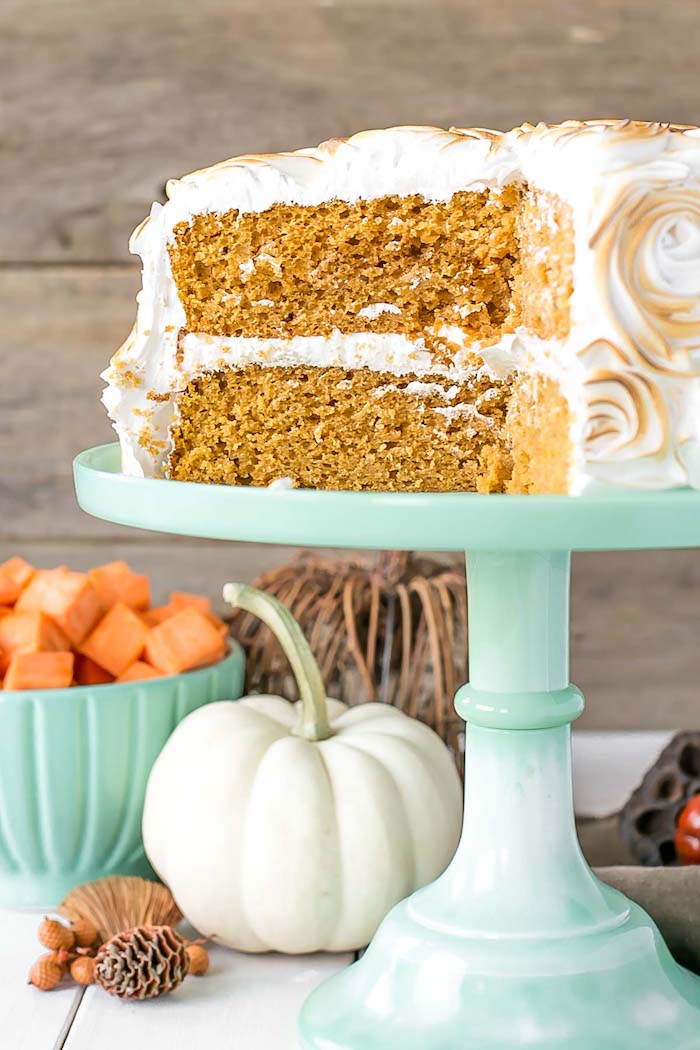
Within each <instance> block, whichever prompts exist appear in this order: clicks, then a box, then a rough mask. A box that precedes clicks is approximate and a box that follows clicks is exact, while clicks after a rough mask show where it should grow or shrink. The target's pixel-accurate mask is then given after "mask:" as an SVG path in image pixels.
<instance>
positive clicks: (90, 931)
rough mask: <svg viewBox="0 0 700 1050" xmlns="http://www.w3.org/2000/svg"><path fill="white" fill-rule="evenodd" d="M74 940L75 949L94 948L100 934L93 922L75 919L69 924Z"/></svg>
mask: <svg viewBox="0 0 700 1050" xmlns="http://www.w3.org/2000/svg"><path fill="white" fill-rule="evenodd" d="M70 928H71V931H72V933H73V936H74V938H75V946H76V948H94V947H96V945H97V942H98V941H99V939H100V934H99V932H98V929H97V927H96V926H95V924H94V922H90V920H89V919H76V920H75V922H72V923H71V924H70Z"/></svg>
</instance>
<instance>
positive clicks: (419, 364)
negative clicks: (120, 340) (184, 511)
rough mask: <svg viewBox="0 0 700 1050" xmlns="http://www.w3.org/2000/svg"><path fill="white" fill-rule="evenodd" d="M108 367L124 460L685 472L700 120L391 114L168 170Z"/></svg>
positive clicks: (473, 485) (699, 441)
mask: <svg viewBox="0 0 700 1050" xmlns="http://www.w3.org/2000/svg"><path fill="white" fill-rule="evenodd" d="M167 196H168V201H167V203H166V204H164V205H160V204H154V205H153V208H152V211H151V214H150V216H149V217H148V218H147V219H146V220H145V221H144V222H143V223H142V224H141V225H140V226H139V227H138V229H137V230H136V231H135V233H134V235H133V237H132V240H131V244H130V246H131V250H132V251H133V252H135V253H137V254H139V255H140V256H141V257H142V260H143V288H142V290H141V291H140V293H139V295H138V314H137V320H136V324H135V326H134V329H133V331H132V333H131V335H130V336H129V338H128V339H127V341H126V342H125V343H124V345H123V346H122V347H121V349H120V350H119V351H118V352H117V354H116V355H115V357H114V358H113V360H112V362H111V365H110V367H109V368H108V369H107V371H106V372H105V373H104V378H105V379H106V381H107V384H108V385H107V389H106V390H105V393H104V396H103V400H104V402H105V404H106V406H107V408H108V411H109V413H110V416H111V418H112V420H113V421H114V426H115V429H116V431H117V434H118V436H119V440H120V442H121V448H122V461H123V469H124V471H125V472H126V473H128V474H136V475H143V476H149V477H153V476H156V477H157V476H166V477H169V478H173V479H177V480H192V481H201V482H219V483H225V484H235V485H258V486H266V485H270V484H272V483H274V482H280V481H282V480H283V479H286V483H287V484H292V485H294V486H300V487H310V488H325V489H373V490H382V491H402V490H408V491H410V490H413V491H416V490H418V491H421V490H422V491H477V492H483V493H489V492H512V493H571V494H580V493H582V492H584V491H586V490H589V489H591V488H596V487H600V486H611V485H612V486H625V487H639V488H669V487H674V486H683V485H694V486H700V132H699V131H698V129H696V128H687V127H680V126H677V125H668V124H657V123H641V122H633V121H613V120H604V121H585V122H584V121H566V122H565V123H563V124H560V125H555V126H552V125H546V124H538V125H536V126H533V125H530V124H526V125H523V126H522V127H520V128H516V129H514V130H513V131H511V132H508V133H505V134H502V133H499V132H495V131H487V130H483V129H456V128H453V129H451V130H449V131H445V130H442V129H440V128H432V127H401V128H391V129H388V130H380V131H368V132H363V133H361V134H358V135H354V136H352V137H351V138H349V139H333V140H331V141H330V142H326V143H323V144H322V145H321V146H319V147H318V148H316V149H303V150H299V151H297V152H294V153H281V154H273V155H262V156H244V157H237V158H234V159H233V160H229V161H225V162H223V163H222V164H217V165H215V166H214V167H211V168H207V169H205V170H203V171H199V172H195V173H193V174H191V175H187V176H185V177H184V178H182V179H180V180H178V181H172V182H170V183H168V186H167Z"/></svg>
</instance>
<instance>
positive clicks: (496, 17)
mask: <svg viewBox="0 0 700 1050" xmlns="http://www.w3.org/2000/svg"><path fill="white" fill-rule="evenodd" d="M699 34H700V4H697V3H693V2H692V0H676V2H673V3H667V4H659V2H658V0H567V2H566V3H565V4H562V3H561V2H560V0H538V2H537V3H529V4H528V3H522V2H521V0H498V2H492V3H483V2H482V0H265V2H264V3H263V2H260V0H198V2H197V3H196V4H193V3H185V2H184V0H148V2H147V3H144V2H143V0H98V2H95V3H88V2H86V0H62V2H61V3H56V2H55V0H30V2H29V3H27V0H5V2H4V3H3V4H2V5H1V6H0V68H2V71H3V76H2V80H1V82H2V88H1V89H0V90H1V91H2V101H3V103H4V106H3V110H4V112H3V133H2V136H0V171H1V172H2V176H3V177H2V193H1V194H0V260H4V261H17V260H44V261H45V260H59V261H67V260H103V261H104V260H120V261H121V260H125V259H126V258H127V247H126V245H127V238H128V235H129V233H130V231H131V229H132V228H133V227H134V226H135V225H136V223H137V222H139V221H140V220H141V219H142V217H143V216H144V214H145V213H146V211H147V209H148V208H149V207H150V203H151V201H152V200H154V199H157V198H159V197H160V195H161V192H162V188H163V185H164V183H165V180H166V179H167V178H169V177H170V176H175V175H178V174H182V173H183V172H186V171H190V170H193V169H195V168H199V167H202V166H203V165H205V164H210V163H212V162H214V161H217V160H221V159H223V158H224V157H228V156H231V155H233V154H236V153H243V152H248V151H253V152H260V151H267V150H276V149H284V148H294V147H298V146H303V145H309V144H313V143H316V142H318V141H320V140H321V139H324V138H327V137H329V136H332V135H337V134H347V133H349V132H352V131H354V130H358V129H361V128H366V127H382V126H386V125H392V124H397V123H435V124H443V125H449V124H459V125H470V124H475V125H481V126H484V125H485V126H491V127H497V128H507V127H510V126H512V125H514V124H517V123H520V122H521V121H523V120H525V119H527V120H538V119H545V120H560V119H563V118H566V117H571V116H579V117H580V116H608V115H622V116H635V117H641V118H647V119H667V120H668V119H673V120H676V121H681V122H689V123H692V122H694V121H695V120H696V119H697V116H698V114H697V105H696V95H697V92H696V84H697V40H698V36H699Z"/></svg>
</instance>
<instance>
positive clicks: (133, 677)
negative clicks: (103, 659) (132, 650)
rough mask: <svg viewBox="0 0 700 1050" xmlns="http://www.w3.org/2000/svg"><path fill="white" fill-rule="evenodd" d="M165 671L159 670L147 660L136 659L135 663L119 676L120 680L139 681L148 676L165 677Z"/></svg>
mask: <svg viewBox="0 0 700 1050" xmlns="http://www.w3.org/2000/svg"><path fill="white" fill-rule="evenodd" d="M164 673H165V672H164V671H159V670H158V669H157V668H156V667H151V665H150V664H147V663H146V661H145V660H134V662H133V664H131V665H130V666H129V667H127V668H126V670H125V671H122V673H121V674H120V675H119V677H118V678H117V681H118V682H138V681H141V680H145V679H147V678H163V676H164Z"/></svg>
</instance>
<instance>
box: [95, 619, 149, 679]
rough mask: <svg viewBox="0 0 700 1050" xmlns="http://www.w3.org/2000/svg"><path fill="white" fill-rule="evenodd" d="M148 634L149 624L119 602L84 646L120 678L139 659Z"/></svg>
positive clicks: (98, 661)
mask: <svg viewBox="0 0 700 1050" xmlns="http://www.w3.org/2000/svg"><path fill="white" fill-rule="evenodd" d="M147 634H148V627H147V626H146V624H145V623H144V622H143V620H142V619H141V617H140V616H139V615H138V614H137V613H135V612H134V611H133V609H130V608H129V606H128V605H124V603H123V602H119V603H118V604H117V605H113V606H112V608H111V609H110V610H109V612H108V613H107V614H106V615H105V616H104V617H103V618H102V619H101V620H100V622H99V623H98V625H97V627H96V628H95V630H94V631H92V633H91V634H89V635H88V636H87V638H86V639H85V641H84V642H83V643H82V644H81V646H80V652H81V653H82V654H83V655H84V656H89V657H90V659H91V660H94V661H95V663H96V664H99V666H100V667H103V668H104V669H105V671H109V673H110V674H112V675H114V676H115V678H116V677H118V676H119V675H120V674H121V673H122V671H125V670H126V668H127V667H128V666H129V664H133V662H134V660H138V658H139V656H140V655H141V653H142V652H143V646H144V643H145V641H146V636H147Z"/></svg>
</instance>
